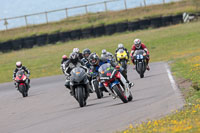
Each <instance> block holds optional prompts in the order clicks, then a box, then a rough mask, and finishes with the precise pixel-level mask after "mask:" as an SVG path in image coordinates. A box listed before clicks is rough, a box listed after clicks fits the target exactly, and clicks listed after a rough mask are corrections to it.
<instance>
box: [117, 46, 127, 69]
mask: <svg viewBox="0 0 200 133" xmlns="http://www.w3.org/2000/svg"><path fill="white" fill-rule="evenodd" d="M117 61H118V62H119V64H120V66H122V67H123V68H124V69H125V70H126V71H127V63H128V55H127V53H126V51H125V50H123V49H119V50H118V51H117Z"/></svg>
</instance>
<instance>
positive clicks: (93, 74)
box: [90, 72, 103, 99]
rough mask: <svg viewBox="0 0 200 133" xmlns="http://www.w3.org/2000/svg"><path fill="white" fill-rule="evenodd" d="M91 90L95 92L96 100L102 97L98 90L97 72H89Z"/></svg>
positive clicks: (100, 91)
mask: <svg viewBox="0 0 200 133" xmlns="http://www.w3.org/2000/svg"><path fill="white" fill-rule="evenodd" d="M90 76H91V86H92V90H93V91H95V92H96V95H97V98H98V99H100V98H102V97H103V92H102V90H101V89H100V88H99V74H98V73H97V72H90Z"/></svg>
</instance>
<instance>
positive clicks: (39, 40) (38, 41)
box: [36, 34, 48, 46]
mask: <svg viewBox="0 0 200 133" xmlns="http://www.w3.org/2000/svg"><path fill="white" fill-rule="evenodd" d="M47 37H48V35H47V34H43V35H40V36H37V37H36V45H38V46H42V45H45V44H46V43H47Z"/></svg>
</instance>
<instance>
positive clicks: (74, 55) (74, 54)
mask: <svg viewBox="0 0 200 133" xmlns="http://www.w3.org/2000/svg"><path fill="white" fill-rule="evenodd" d="M70 60H71V61H72V63H76V62H77V61H78V54H77V53H75V52H72V53H71V54H70Z"/></svg>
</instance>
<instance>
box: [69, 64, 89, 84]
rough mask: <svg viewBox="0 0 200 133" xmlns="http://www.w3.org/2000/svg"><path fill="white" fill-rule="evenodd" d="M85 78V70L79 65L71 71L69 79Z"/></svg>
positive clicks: (80, 79)
mask: <svg viewBox="0 0 200 133" xmlns="http://www.w3.org/2000/svg"><path fill="white" fill-rule="evenodd" d="M85 78H86V72H85V70H84V69H83V68H81V67H76V68H74V69H73V70H72V71H71V76H70V80H71V81H74V82H81V81H83V80H84V79H85Z"/></svg>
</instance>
